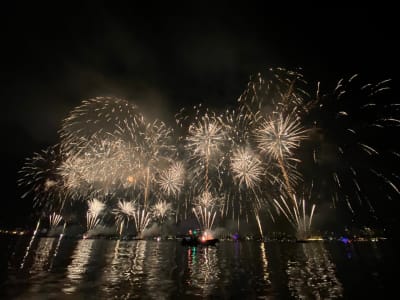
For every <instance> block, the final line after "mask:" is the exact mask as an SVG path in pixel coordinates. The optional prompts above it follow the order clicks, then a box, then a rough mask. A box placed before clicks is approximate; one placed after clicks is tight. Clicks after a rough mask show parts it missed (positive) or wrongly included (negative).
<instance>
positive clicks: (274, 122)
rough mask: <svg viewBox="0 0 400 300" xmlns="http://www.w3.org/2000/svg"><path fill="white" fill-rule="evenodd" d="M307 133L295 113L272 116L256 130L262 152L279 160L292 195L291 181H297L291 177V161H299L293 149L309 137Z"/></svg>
mask: <svg viewBox="0 0 400 300" xmlns="http://www.w3.org/2000/svg"><path fill="white" fill-rule="evenodd" d="M306 133H307V130H305V129H304V128H303V127H302V126H301V123H300V120H298V119H297V118H295V117H294V115H293V114H291V115H288V116H286V117H284V116H283V115H282V114H279V115H278V116H276V117H274V118H272V117H271V118H270V119H269V120H265V121H264V122H263V123H262V124H261V126H260V127H259V128H258V129H257V130H256V132H255V136H256V141H257V143H258V145H257V146H258V149H259V150H260V151H261V153H262V154H266V155H267V156H268V157H270V158H271V159H274V160H276V161H277V162H278V165H279V167H280V169H281V172H282V175H283V178H284V180H285V184H286V189H287V192H288V194H289V196H290V197H292V195H294V194H295V192H294V190H293V187H292V183H291V182H295V178H294V177H290V173H289V172H288V169H291V168H292V167H291V166H290V162H292V161H298V159H296V158H294V157H293V155H294V153H293V150H294V149H297V148H299V146H300V142H301V141H302V140H304V139H305V138H306V137H307V135H306Z"/></svg>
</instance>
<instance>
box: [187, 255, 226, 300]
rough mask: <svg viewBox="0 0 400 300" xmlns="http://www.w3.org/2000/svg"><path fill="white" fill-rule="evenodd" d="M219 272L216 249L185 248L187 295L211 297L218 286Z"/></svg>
mask: <svg viewBox="0 0 400 300" xmlns="http://www.w3.org/2000/svg"><path fill="white" fill-rule="evenodd" d="M220 273H221V270H220V269H219V265H218V255H217V248H215V247H188V248H187V280H186V283H187V285H188V286H189V287H190V288H189V289H188V291H187V294H194V295H196V296H203V297H204V296H209V295H212V294H213V292H214V291H215V289H216V288H217V286H218V284H219V276H220Z"/></svg>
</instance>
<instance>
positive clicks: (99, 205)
mask: <svg viewBox="0 0 400 300" xmlns="http://www.w3.org/2000/svg"><path fill="white" fill-rule="evenodd" d="M88 207H89V208H88V211H87V213H86V222H87V231H89V230H92V229H94V228H95V227H96V226H97V225H98V224H99V222H100V219H99V216H100V214H101V213H102V212H103V210H104V209H105V207H106V205H105V204H104V203H103V202H101V201H100V200H97V199H93V200H89V201H88Z"/></svg>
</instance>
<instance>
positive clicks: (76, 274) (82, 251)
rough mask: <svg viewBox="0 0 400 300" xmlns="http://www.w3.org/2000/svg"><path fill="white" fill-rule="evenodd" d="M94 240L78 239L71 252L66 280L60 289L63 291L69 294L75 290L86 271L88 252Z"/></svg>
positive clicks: (90, 250) (89, 252)
mask: <svg viewBox="0 0 400 300" xmlns="http://www.w3.org/2000/svg"><path fill="white" fill-rule="evenodd" d="M94 243H95V240H80V241H79V242H78V244H77V246H76V249H75V251H74V254H73V258H72V261H71V264H70V265H69V266H68V268H67V280H68V282H67V283H66V284H65V286H64V288H63V289H62V290H63V292H64V293H66V294H71V293H73V292H75V291H76V289H77V287H78V286H79V283H80V282H81V281H82V279H83V274H84V273H85V272H86V271H87V266H88V263H89V258H90V254H91V252H92V248H93V244H94Z"/></svg>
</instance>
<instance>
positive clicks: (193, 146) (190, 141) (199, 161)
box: [185, 114, 226, 191]
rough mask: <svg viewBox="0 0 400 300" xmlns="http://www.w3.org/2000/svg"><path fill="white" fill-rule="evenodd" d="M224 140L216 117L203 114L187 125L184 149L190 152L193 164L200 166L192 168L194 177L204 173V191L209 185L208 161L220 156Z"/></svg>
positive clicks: (221, 127) (221, 128)
mask: <svg viewBox="0 0 400 300" xmlns="http://www.w3.org/2000/svg"><path fill="white" fill-rule="evenodd" d="M225 142H226V136H225V133H224V131H223V126H222V125H221V123H220V121H219V119H217V118H216V117H213V116H211V117H210V116H209V115H208V114H205V115H204V116H202V117H201V119H200V120H198V121H197V122H195V123H192V124H191V125H190V126H189V131H188V136H187V137H186V145H185V149H186V150H187V151H188V153H190V155H191V160H192V162H193V164H195V165H196V166H197V165H199V166H200V170H199V169H198V168H196V169H195V170H194V173H195V175H196V177H197V176H199V175H200V174H202V173H203V174H204V188H203V190H205V191H207V190H208V189H209V187H210V182H209V168H210V162H211V160H217V159H218V158H219V157H220V156H221V154H222V149H221V148H222V146H223V145H224V144H225Z"/></svg>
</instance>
